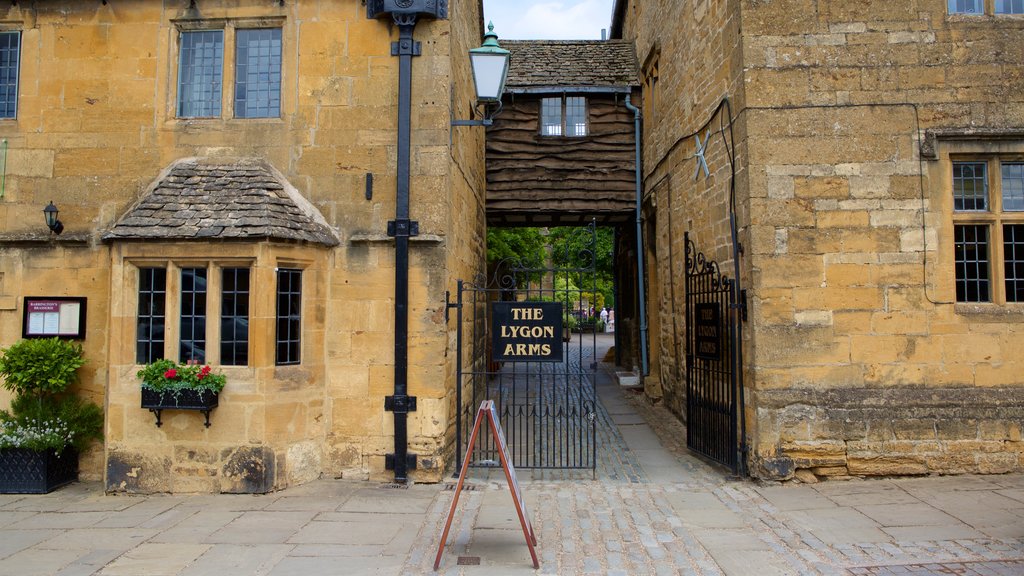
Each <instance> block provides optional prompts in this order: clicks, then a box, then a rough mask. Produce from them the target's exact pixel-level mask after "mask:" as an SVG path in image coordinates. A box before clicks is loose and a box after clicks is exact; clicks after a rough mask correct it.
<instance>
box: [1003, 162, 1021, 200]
mask: <svg viewBox="0 0 1024 576" xmlns="http://www.w3.org/2000/svg"><path fill="white" fill-rule="evenodd" d="M1000 171H1001V172H1002V176H1003V178H1002V180H1003V182H1002V189H1003V210H1006V211H1009V212H1020V211H1024V163H1020V162H1004V163H1003V165H1002V166H1001V167H1000Z"/></svg>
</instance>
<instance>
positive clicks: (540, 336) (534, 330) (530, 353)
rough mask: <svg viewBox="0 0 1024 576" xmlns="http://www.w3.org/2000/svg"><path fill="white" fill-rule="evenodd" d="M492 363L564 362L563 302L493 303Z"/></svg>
mask: <svg viewBox="0 0 1024 576" xmlns="http://www.w3.org/2000/svg"><path fill="white" fill-rule="evenodd" d="M491 334H492V345H493V348H492V350H493V359H494V360H496V361H499V362H561V361H562V304H561V302H494V303H493V304H492V305H491Z"/></svg>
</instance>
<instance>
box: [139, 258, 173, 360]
mask: <svg viewBox="0 0 1024 576" xmlns="http://www.w3.org/2000/svg"><path fill="white" fill-rule="evenodd" d="M166 309H167V269H166V268H139V308H138V318H137V319H136V325H135V326H136V329H135V362H136V363H138V364H148V363H150V362H153V361H154V360H159V359H161V358H163V357H164V320H165V316H166Z"/></svg>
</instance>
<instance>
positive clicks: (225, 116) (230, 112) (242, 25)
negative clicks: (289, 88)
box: [168, 16, 288, 122]
mask: <svg viewBox="0 0 1024 576" xmlns="http://www.w3.org/2000/svg"><path fill="white" fill-rule="evenodd" d="M285 22H286V18H285V17H283V16H269V17H260V18H208V19H183V20H172V21H171V23H172V24H173V28H174V30H175V34H173V38H172V41H171V55H170V58H169V59H168V62H169V65H170V66H171V67H172V72H171V74H170V86H171V90H170V94H171V95H172V96H171V98H172V101H171V103H170V113H171V117H172V118H173V119H175V120H178V121H185V122H195V121H204V120H207V121H224V120H235V121H241V122H258V121H271V122H274V121H278V122H279V121H282V120H283V113H284V95H285V88H286V86H285V80H286V78H285V66H284V62H285V47H286V46H287V42H288V38H287V30H286V28H285ZM258 29H278V30H280V31H281V56H280V60H281V63H280V66H281V68H280V71H279V72H280V80H279V86H278V108H279V109H278V115H277V116H253V117H246V116H239V115H238V113H237V110H236V98H235V96H236V94H235V91H236V89H237V74H236V73H237V62H236V59H237V49H238V46H237V38H238V32H239V31H240V30H258ZM215 30H220V31H223V33H224V35H223V39H222V44H223V45H222V55H221V60H222V61H221V65H222V70H221V93H220V99H221V105H220V114H219V115H217V116H180V115H179V113H178V112H179V108H178V106H179V102H178V98H179V90H180V80H181V46H182V36H183V34H184V33H187V32H201V31H215ZM226 55H231V56H230V57H227V56H226Z"/></svg>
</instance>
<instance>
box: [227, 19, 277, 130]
mask: <svg viewBox="0 0 1024 576" xmlns="http://www.w3.org/2000/svg"><path fill="white" fill-rule="evenodd" d="M280 115H281V29H280V28H259V29H252V30H238V32H237V34H236V36H235V116H237V117H238V118H277V117H279V116H280Z"/></svg>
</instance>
